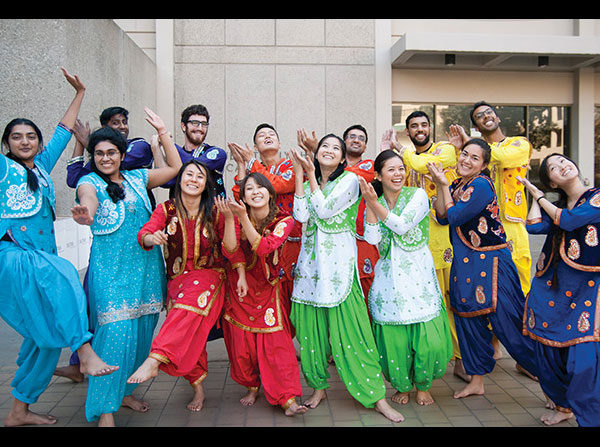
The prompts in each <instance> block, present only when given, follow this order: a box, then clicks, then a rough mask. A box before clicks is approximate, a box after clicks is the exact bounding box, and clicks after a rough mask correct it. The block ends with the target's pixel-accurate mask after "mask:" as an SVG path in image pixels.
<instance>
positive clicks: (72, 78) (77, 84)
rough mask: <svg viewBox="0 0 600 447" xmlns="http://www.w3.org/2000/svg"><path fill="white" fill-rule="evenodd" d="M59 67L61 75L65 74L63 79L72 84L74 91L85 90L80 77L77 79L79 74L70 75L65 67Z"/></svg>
mask: <svg viewBox="0 0 600 447" xmlns="http://www.w3.org/2000/svg"><path fill="white" fill-rule="evenodd" d="M60 69H61V70H62V72H63V75H64V76H65V79H66V80H67V82H68V83H69V84H71V85H72V86H73V88H74V89H75V91H77V92H83V91H85V85H83V82H81V79H79V76H77V75H71V74H70V73H69V72H68V71H67V70H66V69H65V67H60Z"/></svg>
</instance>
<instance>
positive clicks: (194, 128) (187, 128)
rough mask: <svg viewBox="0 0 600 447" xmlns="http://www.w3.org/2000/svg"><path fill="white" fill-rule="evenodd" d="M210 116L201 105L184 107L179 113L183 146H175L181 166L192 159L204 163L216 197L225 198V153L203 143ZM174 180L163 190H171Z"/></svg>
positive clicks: (218, 148)
mask: <svg viewBox="0 0 600 447" xmlns="http://www.w3.org/2000/svg"><path fill="white" fill-rule="evenodd" d="M209 120H210V114H209V113H208V110H207V108H206V107H204V106H203V105H202V104H195V105H191V106H189V107H186V108H185V109H184V111H183V112H182V113H181V130H182V131H183V135H184V138H185V140H184V143H183V146H179V145H178V144H175V147H176V148H177V151H178V152H179V156H180V157H181V162H182V163H183V164H185V163H187V162H188V161H190V160H192V159H194V160H198V161H200V162H202V163H204V164H205V165H206V166H208V168H209V169H210V170H211V174H212V176H213V179H214V180H215V192H216V194H217V195H218V196H221V197H225V196H226V193H225V184H224V183H223V170H224V168H225V163H226V162H227V152H225V151H224V150H223V149H221V148H220V147H217V146H211V145H210V144H207V143H205V142H204V140H205V139H206V135H207V133H208V126H209ZM174 182H175V180H174V179H173V180H171V181H170V182H169V183H167V184H166V185H163V187H164V188H169V189H172V186H173V185H174Z"/></svg>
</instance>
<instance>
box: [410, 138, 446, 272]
mask: <svg viewBox="0 0 600 447" xmlns="http://www.w3.org/2000/svg"><path fill="white" fill-rule="evenodd" d="M403 158H404V164H405V165H406V186H416V187H420V188H423V189H424V190H425V192H427V196H428V197H429V203H430V205H431V207H430V210H429V249H430V250H431V254H432V255H433V261H434V264H435V268H436V270H440V269H444V268H450V266H451V264H452V244H451V243H450V233H449V232H448V226H447V225H440V224H438V223H437V220H436V218H435V201H436V200H437V189H436V186H435V183H433V182H432V181H431V180H430V179H429V178H428V177H427V176H429V170H428V169H427V163H430V162H431V163H442V168H443V169H444V173H445V174H446V178H447V179H448V182H449V183H450V184H451V183H452V182H453V181H454V180H455V179H456V177H457V175H456V171H455V166H456V161H457V156H456V148H455V147H454V146H453V145H452V144H450V143H448V142H447V141H440V142H439V143H434V144H433V145H432V146H431V147H430V148H429V149H428V150H426V151H425V152H422V153H420V154H417V153H416V152H415V150H414V149H412V150H411V149H407V150H405V151H404V155H403Z"/></svg>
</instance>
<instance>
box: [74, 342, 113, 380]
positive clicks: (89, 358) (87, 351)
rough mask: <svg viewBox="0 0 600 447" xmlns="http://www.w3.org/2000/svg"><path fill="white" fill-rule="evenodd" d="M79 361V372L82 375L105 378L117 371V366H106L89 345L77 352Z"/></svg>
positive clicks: (86, 344) (83, 346)
mask: <svg viewBox="0 0 600 447" xmlns="http://www.w3.org/2000/svg"><path fill="white" fill-rule="evenodd" d="M77 354H79V361H80V362H81V364H80V367H79V370H80V371H81V373H82V374H88V375H90V376H106V375H108V374H112V373H113V372H115V371H116V370H118V369H119V367H118V366H111V365H107V364H106V363H105V362H104V361H103V360H102V359H101V358H100V357H98V354H96V353H95V352H94V350H93V349H92V347H91V346H90V344H89V343H85V344H84V345H82V346H81V348H79V349H78V350H77Z"/></svg>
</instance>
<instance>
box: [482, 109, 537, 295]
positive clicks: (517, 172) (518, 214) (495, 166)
mask: <svg viewBox="0 0 600 447" xmlns="http://www.w3.org/2000/svg"><path fill="white" fill-rule="evenodd" d="M471 122H472V123H473V125H474V126H475V127H476V128H477V130H479V132H480V133H481V135H482V137H483V138H484V139H485V141H487V143H488V144H489V145H490V147H491V148H492V159H491V161H490V166H489V168H490V173H491V177H492V181H493V182H494V188H496V194H497V195H498V205H499V206H500V219H501V221H502V225H503V226H504V231H506V240H507V241H508V243H509V244H511V245H512V250H511V251H512V258H513V261H514V263H515V266H516V267H517V271H518V272H519V279H520V280H521V287H522V289H523V294H524V295H525V296H527V294H528V293H529V287H530V283H531V281H530V280H531V252H530V249H529V237H528V234H527V230H526V229H525V221H526V220H527V200H526V197H525V190H524V186H523V184H522V183H521V182H519V181H518V180H517V177H525V175H526V174H527V169H528V166H529V160H530V158H531V151H532V147H531V143H530V142H529V140H527V138H525V137H522V136H516V137H507V136H505V135H504V133H503V132H502V130H501V129H500V118H499V117H498V115H497V114H496V110H495V109H494V107H492V106H491V105H489V104H487V103H486V102H483V101H481V102H478V103H476V104H474V105H473V108H472V109H471Z"/></svg>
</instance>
